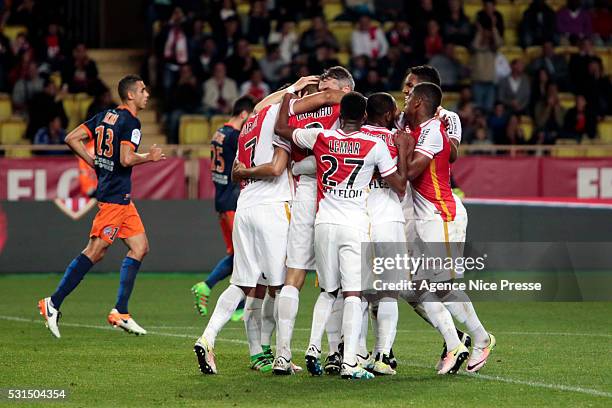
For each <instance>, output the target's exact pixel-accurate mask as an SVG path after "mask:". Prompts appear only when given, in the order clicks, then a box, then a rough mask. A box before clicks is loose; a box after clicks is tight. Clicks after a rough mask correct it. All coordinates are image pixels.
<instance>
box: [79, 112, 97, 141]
mask: <svg viewBox="0 0 612 408" xmlns="http://www.w3.org/2000/svg"><path fill="white" fill-rule="evenodd" d="M97 124H98V115H94V116H92V117H91V118H90V119H89V120H87V121H85V122H83V123H82V124H81V126H79V127H80V128H81V129H83V130H84V131H85V132H86V133H87V134H88V135H89V138H90V139H93V135H94V132H95V129H96V126H97Z"/></svg>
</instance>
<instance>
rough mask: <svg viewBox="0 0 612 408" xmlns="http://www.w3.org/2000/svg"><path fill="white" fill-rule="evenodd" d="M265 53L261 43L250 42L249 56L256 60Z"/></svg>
mask: <svg viewBox="0 0 612 408" xmlns="http://www.w3.org/2000/svg"><path fill="white" fill-rule="evenodd" d="M265 55H266V49H265V47H264V46H263V45H261V44H251V56H252V57H253V58H255V59H256V60H260V59H262V58H263V57H264V56H265Z"/></svg>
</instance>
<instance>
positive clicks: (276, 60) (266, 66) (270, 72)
mask: <svg viewBox="0 0 612 408" xmlns="http://www.w3.org/2000/svg"><path fill="white" fill-rule="evenodd" d="M285 65H287V64H286V63H285V61H284V60H283V58H282V57H281V51H280V48H279V47H278V44H276V43H271V44H268V46H267V47H266V55H265V57H263V58H262V59H261V60H259V66H260V67H261V72H262V74H263V76H264V79H265V80H266V82H268V83H269V84H270V85H271V86H272V88H273V89H276V88H277V87H278V86H279V85H280V84H279V81H280V79H281V69H282V68H283V67H284V66H285Z"/></svg>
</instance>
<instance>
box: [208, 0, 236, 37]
mask: <svg viewBox="0 0 612 408" xmlns="http://www.w3.org/2000/svg"><path fill="white" fill-rule="evenodd" d="M215 3H217V4H216V7H215V8H216V10H215V11H214V12H213V17H212V18H211V23H212V26H213V30H214V32H222V31H223V30H224V26H225V23H226V22H228V21H230V20H231V21H236V23H238V11H237V9H236V2H235V1H234V0H221V1H215ZM220 23H221V24H220Z"/></svg>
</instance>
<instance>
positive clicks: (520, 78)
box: [498, 59, 531, 115]
mask: <svg viewBox="0 0 612 408" xmlns="http://www.w3.org/2000/svg"><path fill="white" fill-rule="evenodd" d="M510 67H511V74H510V75H509V76H508V77H507V78H505V79H504V80H502V81H501V82H500V83H499V88H498V99H499V100H500V101H501V102H502V103H503V104H504V105H506V108H507V109H508V110H509V111H510V112H511V113H514V114H517V115H523V114H526V113H527V108H528V106H529V98H530V95H531V89H530V85H529V78H528V77H527V75H525V72H524V65H523V61H521V60H520V59H514V60H512V63H511V64H510Z"/></svg>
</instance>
